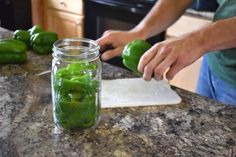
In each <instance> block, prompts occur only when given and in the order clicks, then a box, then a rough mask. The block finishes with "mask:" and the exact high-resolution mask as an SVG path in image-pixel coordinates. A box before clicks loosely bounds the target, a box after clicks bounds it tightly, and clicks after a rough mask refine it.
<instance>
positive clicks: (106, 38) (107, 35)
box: [97, 30, 115, 52]
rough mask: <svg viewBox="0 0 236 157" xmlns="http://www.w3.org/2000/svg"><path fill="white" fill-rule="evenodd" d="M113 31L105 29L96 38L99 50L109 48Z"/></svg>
mask: <svg viewBox="0 0 236 157" xmlns="http://www.w3.org/2000/svg"><path fill="white" fill-rule="evenodd" d="M114 32H115V31H112V30H107V31H105V32H104V33H103V35H102V37H100V38H99V39H97V42H98V44H99V46H100V51H101V52H103V51H105V50H106V49H110V48H111V47H112V44H113V38H114Z"/></svg>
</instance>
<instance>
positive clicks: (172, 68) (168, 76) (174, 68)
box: [166, 61, 185, 80]
mask: <svg viewBox="0 0 236 157" xmlns="http://www.w3.org/2000/svg"><path fill="white" fill-rule="evenodd" d="M184 67H185V66H184V65H183V64H181V63H180V62H178V61H177V62H175V63H174V64H172V65H171V66H170V69H169V71H168V72H167V73H166V79H167V80H172V79H173V77H174V76H175V75H176V74H177V73H178V72H179V71H180V70H181V69H183V68H184Z"/></svg>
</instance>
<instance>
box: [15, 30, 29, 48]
mask: <svg viewBox="0 0 236 157" xmlns="http://www.w3.org/2000/svg"><path fill="white" fill-rule="evenodd" d="M14 39H16V40H20V41H23V42H24V43H25V44H26V45H27V46H29V44H30V32H28V31H26V30H16V31H15V32H14Z"/></svg>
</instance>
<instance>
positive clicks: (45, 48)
mask: <svg viewBox="0 0 236 157" xmlns="http://www.w3.org/2000/svg"><path fill="white" fill-rule="evenodd" d="M57 39H58V37H57V33H55V32H40V33H36V34H34V35H33V36H31V46H32V48H33V51H34V52H35V53H38V54H47V53H51V52H52V47H53V43H54V42H55V41H56V40H57Z"/></svg>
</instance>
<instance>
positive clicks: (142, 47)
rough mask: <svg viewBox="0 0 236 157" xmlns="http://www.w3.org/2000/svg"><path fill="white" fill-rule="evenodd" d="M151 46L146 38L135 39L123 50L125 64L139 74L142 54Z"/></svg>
mask: <svg viewBox="0 0 236 157" xmlns="http://www.w3.org/2000/svg"><path fill="white" fill-rule="evenodd" d="M149 48H151V45H150V44H149V43H148V42H146V41H144V40H134V41H132V42H130V43H128V44H127V45H126V46H125V48H124V50H123V52H122V58H123V64H124V65H125V66H126V67H127V68H128V69H130V70H132V71H133V72H134V73H136V74H137V75H140V73H139V72H138V69H137V68H138V63H139V60H140V58H141V56H142V55H143V54H144V52H146V51H147V50H148V49H149Z"/></svg>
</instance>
